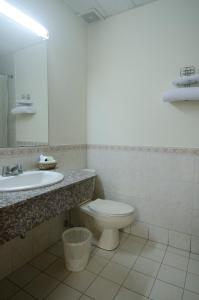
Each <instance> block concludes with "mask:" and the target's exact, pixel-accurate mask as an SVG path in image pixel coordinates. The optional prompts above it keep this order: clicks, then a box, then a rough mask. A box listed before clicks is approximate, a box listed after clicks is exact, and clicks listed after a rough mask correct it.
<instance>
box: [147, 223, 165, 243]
mask: <svg viewBox="0 0 199 300" xmlns="http://www.w3.org/2000/svg"><path fill="white" fill-rule="evenodd" d="M149 240H151V241H154V242H158V243H163V244H168V241H169V232H168V230H167V229H164V228H161V227H157V226H153V225H149Z"/></svg>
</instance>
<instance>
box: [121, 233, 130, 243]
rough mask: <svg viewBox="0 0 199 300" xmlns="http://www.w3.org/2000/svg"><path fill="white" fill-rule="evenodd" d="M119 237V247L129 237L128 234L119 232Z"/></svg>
mask: <svg viewBox="0 0 199 300" xmlns="http://www.w3.org/2000/svg"><path fill="white" fill-rule="evenodd" d="M119 235H120V245H121V244H122V243H123V242H124V241H125V240H126V239H127V238H128V237H129V234H128V233H125V232H122V231H120V232H119Z"/></svg>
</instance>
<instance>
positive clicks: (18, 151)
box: [0, 144, 199, 158]
mask: <svg viewBox="0 0 199 300" xmlns="http://www.w3.org/2000/svg"><path fill="white" fill-rule="evenodd" d="M87 149H88V150H105V151H140V152H157V153H179V154H180V153H181V154H195V155H199V148H180V147H153V146H127V145H95V144H88V145H86V144H77V145H57V146H49V145H46V146H45V145H44V146H31V147H17V148H0V158H1V156H9V155H28V154H34V153H41V152H59V151H71V150H73V151H78V150H87Z"/></svg>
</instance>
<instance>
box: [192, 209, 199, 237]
mask: <svg viewBox="0 0 199 300" xmlns="http://www.w3.org/2000/svg"><path fill="white" fill-rule="evenodd" d="M191 233H192V235H196V236H198V237H199V210H193V212H192V225H191Z"/></svg>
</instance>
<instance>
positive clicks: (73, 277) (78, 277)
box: [64, 270, 96, 292]
mask: <svg viewBox="0 0 199 300" xmlns="http://www.w3.org/2000/svg"><path fill="white" fill-rule="evenodd" d="M95 278H96V275H95V274H93V273H91V272H89V271H87V270H84V271H82V272H77V273H75V272H73V273H71V274H70V275H69V276H68V277H67V278H66V280H65V281H64V282H65V283H66V284H67V285H69V286H71V287H72V288H75V289H77V290H79V291H80V292H84V291H85V290H86V289H87V288H88V287H89V285H90V284H91V283H92V282H93V281H94V280H95Z"/></svg>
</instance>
